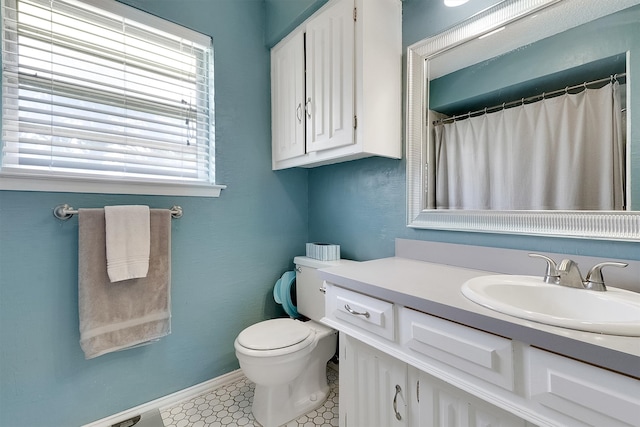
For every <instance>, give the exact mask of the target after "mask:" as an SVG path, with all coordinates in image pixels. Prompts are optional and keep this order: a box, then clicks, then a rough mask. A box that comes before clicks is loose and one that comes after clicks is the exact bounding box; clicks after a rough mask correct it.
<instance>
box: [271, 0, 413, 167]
mask: <svg viewBox="0 0 640 427" xmlns="http://www.w3.org/2000/svg"><path fill="white" fill-rule="evenodd" d="M401 33H402V6H401V2H400V0H375V1H371V0H330V1H329V2H328V3H327V4H326V5H325V6H323V7H322V8H321V9H320V10H318V12H316V13H315V14H314V15H312V16H311V17H310V18H309V19H308V20H307V21H305V22H304V23H303V24H302V25H301V26H300V27H298V28H296V29H295V30H294V31H293V32H292V33H291V34H289V35H288V36H287V37H285V38H284V39H283V40H282V41H281V42H280V43H278V44H277V45H276V46H274V47H273V48H272V50H271V114H272V167H273V169H274V170H276V169H285V168H290V167H296V166H302V167H312V166H319V165H323V164H330V163H336V162H340V161H346V160H352V159H357V158H362V157H368V156H374V155H377V156H385V157H391V158H400V157H401V151H402V147H401V133H402V130H401V111H402V107H401V96H402V95H401V78H402V77H401V64H402V39H401V37H402V34H401Z"/></svg>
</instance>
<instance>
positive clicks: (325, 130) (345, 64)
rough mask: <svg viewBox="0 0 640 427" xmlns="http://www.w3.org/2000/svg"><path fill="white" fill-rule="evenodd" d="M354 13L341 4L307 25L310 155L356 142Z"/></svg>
mask: <svg viewBox="0 0 640 427" xmlns="http://www.w3.org/2000/svg"><path fill="white" fill-rule="evenodd" d="M353 10H354V3H353V1H352V0H342V1H338V2H336V3H335V4H333V5H332V6H331V7H329V8H328V9H326V10H325V11H324V12H322V13H321V14H320V15H318V16H317V17H315V18H313V19H312V20H311V21H309V23H308V24H307V33H306V49H307V52H306V55H307V56H306V64H307V77H306V81H307V94H306V113H307V130H306V134H307V152H312V151H319V150H325V149H328V148H335V147H340V146H343V145H348V144H352V143H353V142H354V120H355V119H354V107H353V105H354V86H353V81H354V67H355V57H354V47H355V35H354V31H355V26H354V18H353V15H354V12H353Z"/></svg>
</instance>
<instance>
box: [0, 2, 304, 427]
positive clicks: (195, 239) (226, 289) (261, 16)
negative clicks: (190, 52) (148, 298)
mask: <svg viewBox="0 0 640 427" xmlns="http://www.w3.org/2000/svg"><path fill="white" fill-rule="evenodd" d="M126 3H129V4H131V5H134V6H137V7H139V8H141V9H144V10H147V11H149V12H152V13H154V14H157V15H159V16H161V17H164V18H167V19H170V20H172V21H175V22H178V23H180V24H183V25H186V26H188V27H191V28H193V29H195V30H198V31H201V32H203V33H206V34H210V35H211V36H212V37H213V41H214V48H215V101H216V170H217V180H218V182H219V183H221V184H227V185H228V188H227V189H226V190H223V191H222V194H221V196H220V198H217V199H205V198H192V197H151V196H149V197H144V196H124V195H100V194H69V193H39V192H20V191H0V426H3V427H14V426H15V427H17V426H25V427H72V426H79V425H82V424H85V423H88V422H91V421H93V420H96V419H100V418H103V417H105V416H108V415H112V414H114V413H118V412H120V411H123V410H125V409H128V408H131V407H134V406H137V405H139V404H142V403H145V402H148V401H151V400H153V399H156V398H158V397H161V396H165V395H167V394H170V393H172V392H175V391H178V390H182V389H184V388H186V387H189V386H192V385H194V384H198V383H201V382H203V381H206V380H208V379H211V378H215V377H217V376H219V375H221V374H224V373H227V372H230V371H232V370H234V369H237V368H238V364H237V360H236V357H235V353H234V349H233V341H234V339H235V337H236V335H237V334H238V333H239V332H240V331H241V330H242V329H243V328H244V327H246V326H248V325H250V324H253V323H255V322H257V321H260V320H263V319H265V318H270V317H274V316H278V315H282V314H283V312H281V311H280V309H279V308H276V306H275V303H274V302H273V298H272V296H271V290H272V287H273V284H274V282H275V281H276V280H277V279H278V278H279V277H280V275H281V274H282V273H283V272H284V271H286V270H290V269H292V268H293V264H292V260H293V257H294V256H295V255H300V254H302V253H304V250H305V249H304V244H305V242H306V241H307V225H308V223H307V216H308V214H307V213H308V206H307V193H308V191H307V172H306V171H305V170H289V171H282V172H275V173H274V172H272V171H271V148H270V147H271V143H270V135H271V127H270V90H269V51H268V49H267V48H266V47H265V45H264V34H265V4H264V2H263V1H262V0H215V1H209V0H182V1H178V0H127V1H126ZM60 203H69V204H70V205H72V206H74V207H76V208H80V207H99V206H104V205H112V204H148V205H150V206H152V207H167V208H168V207H171V206H172V205H173V204H179V205H181V206H182V207H183V208H184V216H183V217H182V218H181V219H177V220H173V221H172V237H173V240H172V251H173V254H172V255H173V257H172V261H173V262H172V287H173V288H172V315H173V317H172V333H171V335H169V336H168V337H165V338H163V339H162V340H161V341H160V342H158V343H154V344H152V345H149V346H146V347H142V348H138V349H133V350H127V351H123V352H119V353H113V354H108V355H105V356H101V357H98V358H96V359H92V360H85V359H84V354H83V353H82V351H81V349H80V346H79V344H78V340H79V332H78V308H77V307H78V300H77V281H78V277H77V250H78V249H77V248H78V245H77V235H78V230H77V224H78V222H77V218H73V219H70V220H68V221H66V222H60V221H58V220H57V219H55V218H54V217H53V215H52V209H53V207H54V206H56V205H58V204H60Z"/></svg>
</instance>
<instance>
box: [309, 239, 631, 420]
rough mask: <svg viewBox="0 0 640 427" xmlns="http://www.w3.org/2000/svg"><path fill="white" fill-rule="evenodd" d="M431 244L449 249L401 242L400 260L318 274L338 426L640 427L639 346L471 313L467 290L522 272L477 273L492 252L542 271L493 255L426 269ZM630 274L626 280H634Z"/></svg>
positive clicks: (518, 254)
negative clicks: (472, 283) (334, 350)
mask: <svg viewBox="0 0 640 427" xmlns="http://www.w3.org/2000/svg"><path fill="white" fill-rule="evenodd" d="M430 245H431V246H430ZM434 245H435V246H434ZM438 245H447V244H434V243H428V242H421V243H416V242H412V241H404V242H403V241H402V240H401V239H399V243H397V247H396V257H392V258H385V259H380V260H373V261H368V262H362V263H350V264H346V265H343V266H340V267H335V268H330V269H325V270H321V271H320V275H321V277H322V278H323V279H324V280H325V284H324V287H325V291H326V317H325V318H324V319H323V322H324V323H326V324H327V325H329V326H331V327H333V328H335V329H337V330H339V331H340V349H339V351H340V353H339V357H340V388H341V390H340V425H341V426H346V427H354V426H364V425H366V426H386V427H389V426H533V425H539V426H588V425H593V426H639V425H640V337H625V336H614V335H603V334H597V333H590V332H582V331H577V330H571V329H565V328H560V327H555V326H548V325H545V324H541V323H535V322H530V321H527V320H521V319H519V318H516V317H512V316H508V315H504V314H501V313H498V312H496V311H493V310H490V309H488V308H485V307H483V306H481V305H478V304H475V303H474V302H472V301H470V300H468V299H467V298H465V297H464V295H463V294H462V293H461V292H460V288H461V286H462V285H463V283H465V282H466V281H467V280H469V279H471V278H474V277H479V276H483V275H489V274H495V273H494V272H495V271H497V272H500V273H509V274H514V273H516V272H517V271H508V269H509V268H519V266H518V264H519V263H520V261H518V262H515V263H510V262H509V260H504V259H502V260H501V261H502V262H503V263H502V265H506V266H509V265H511V267H505V268H506V269H507V271H505V268H503V269H496V268H493V266H492V265H491V262H488V263H487V267H483V268H482V269H479V268H478V266H477V265H473V264H474V262H475V263H476V264H482V259H483V258H484V259H489V258H493V255H496V254H491V253H490V254H487V253H486V252H487V251H489V252H491V251H498V252H499V253H500V255H503V254H504V253H508V254H510V255H509V256H512V257H515V258H516V259H520V258H522V260H523V261H522V263H523V264H526V265H528V264H531V265H532V267H533V268H535V269H536V270H539V272H540V273H542V270H543V267H542V265H541V264H539V263H538V262H536V261H534V260H530V259H527V253H526V252H524V251H508V250H497V249H493V248H476V250H477V251H482V252H485V254H484V255H481V256H478V257H475V258H474V260H472V261H467V263H468V264H472V266H473V267H474V268H465V267H461V266H460V265H459V264H460V263H463V262H464V261H460V262H458V265H446V264H445V263H442V262H441V261H439V260H438V258H439V257H441V255H432V256H431V258H434V259H435V260H436V261H437V262H427V261H425V259H429V258H430V253H431V254H433V253H434V252H436V251H437V249H439V248H438V247H437V246H438ZM449 246H458V247H463V246H462V245H449ZM466 248H473V247H466ZM416 249H426V251H425V252H423V254H426V255H420V256H414V252H415V250H416ZM434 249H435V250H436V251H434ZM445 249H447V250H451V249H452V248H451V247H447V248H445ZM447 250H445V251H441V252H447ZM500 251H502V252H500ZM464 259H467V260H469V259H472V258H471V257H467V258H464ZM453 264H455V262H454V263H453ZM514 264H515V265H514ZM632 264H633V265H631V266H630V268H631V269H632V271H631V273H629V272H627V274H631V280H634V278H633V277H634V276H635V280H637V268H638V265H637V264H638V262H637V261H636V262H632ZM585 267H586V265H585ZM525 274H535V273H531V272H530V271H526V272H525ZM614 276H615V274H614ZM610 285H611V286H616V283H613V282H612V283H610ZM634 290H635V289H634ZM577 291H578V292H579V290H577Z"/></svg>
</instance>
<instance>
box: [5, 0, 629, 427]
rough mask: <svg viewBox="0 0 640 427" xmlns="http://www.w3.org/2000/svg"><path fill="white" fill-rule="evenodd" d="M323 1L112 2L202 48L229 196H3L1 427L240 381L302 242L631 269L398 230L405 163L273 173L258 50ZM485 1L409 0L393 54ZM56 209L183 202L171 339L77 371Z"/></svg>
mask: <svg viewBox="0 0 640 427" xmlns="http://www.w3.org/2000/svg"><path fill="white" fill-rule="evenodd" d="M323 1H324V0H315V1H311V0H304V1H303V0H295V4H293V3H294V2H293V0H267V1H263V0H182V1H179V0H126V1H124V2H125V3H128V4H131V5H134V6H136V7H139V8H141V9H143V10H147V11H149V12H152V13H154V14H157V15H159V16H161V17H163V18H167V19H170V20H173V21H176V22H178V23H180V24H183V25H186V26H189V27H192V28H194V29H196V30H198V31H201V32H203V33H207V34H210V35H211V36H212V37H213V40H214V45H215V61H216V70H215V71H216V82H215V90H216V157H217V165H216V167H217V174H218V177H217V178H218V182H219V183H222V184H227V185H228V186H229V187H228V188H227V189H226V190H223V192H222V195H221V197H220V198H218V199H203V198H191V197H183V198H176V197H161V196H153V197H152V196H149V197H140V196H126V195H100V194H68V193H38V192H19V191H0V426H3V427H5V426H6V427H14V426H28V427H69V426H78V425H81V424H84V423H88V422H90V421H93V420H95V419H99V418H102V417H105V416H108V415H111V414H114V413H117V412H120V411H122V410H125V409H128V408H131V407H133V406H136V405H139V404H141V403H144V402H147V401H150V400H153V399H156V398H158V397H161V396H165V395H167V394H169V393H172V392H174V391H178V390H181V389H184V388H186V387H188V386H191V385H193V384H197V383H200V382H202V381H206V380H208V379H210V378H214V377H216V376H218V375H221V374H223V373H226V372H229V371H231V370H234V369H236V368H237V367H238V365H237V361H236V358H235V355H234V352H233V340H234V339H235V336H236V335H237V334H238V332H239V331H240V330H242V329H243V328H244V327H246V326H247V325H249V324H252V323H255V322H257V321H259V320H262V319H265V318H269V317H274V316H278V315H282V314H283V313H282V311H281V310H280V309H279V308H278V307H276V306H275V305H274V303H273V301H272V297H271V288H272V286H273V283H274V282H275V280H277V278H278V277H279V276H280V275H281V274H282V272H283V271H285V270H287V269H290V268H292V258H293V257H294V256H295V255H299V254H301V253H303V252H304V244H305V242H307V241H320V240H322V241H330V242H335V243H339V244H341V245H342V251H343V253H344V255H345V256H346V257H350V258H354V259H358V260H365V259H372V258H378V257H384V256H390V255H393V251H394V240H395V238H396V237H400V238H410V239H420V240H433V241H442V242H452V243H468V244H473V245H480V246H495V247H507V248H518V249H530V250H539V251H550V252H563V253H568V254H584V255H594V256H601V257H606V258H630V259H640V247H639V245H638V244H632V243H615V242H602V241H590V240H571V239H555V238H535V237H524V236H501V235H491V234H481V233H477V234H473V233H460V232H444V231H427V230H413V229H408V228H406V226H405V216H406V215H405V191H406V186H405V162H404V160H401V161H398V160H389V159H379V158H374V159H365V160H358V161H353V162H347V163H342V164H338V165H333V166H325V167H321V168H316V169H311V170H309V171H306V170H299V169H294V170H287V171H281V172H272V171H271V169H270V165H271V161H270V160H271V152H270V99H269V96H270V91H269V52H268V49H267V48H266V47H265V45H266V44H267V43H269V42H268V40H271V41H273V40H276V41H277V40H278V39H279V38H280V37H281V35H280V34H281V33H282V32H283V31H285V30H286V29H287V28H288V27H290V25H289V24H288V23H287V22H286V20H281V19H277V18H278V16H279V13H276V12H275V10H276V9H273V8H274V7H285V6H283V5H285V4H287V7H293V8H295V9H294V10H293V11H292V13H291V14H290V16H291V17H292V18H291V19H293V21H295V22H296V23H298V21H299V20H300V19H303V18H301V16H304V15H305V14H306V13H308V6H309V4H313V3H318V2H323ZM367 1H369V0H367ZM495 1H496V0H474V1H471V2H469V3H468V4H466V5H465V6H463V7H461V8H457V9H445V8H443V7H440V2H435V1H434V0H405V1H404V2H403V9H404V28H403V38H404V44H405V45H409V44H412V43H414V42H416V41H419V40H420V39H422V38H424V37H427V36H429V35H432V34H435V33H437V32H439V31H440V30H442V29H444V28H446V27H448V26H450V25H452V24H454V23H456V22H457V21H459V20H461V19H462V18H464V17H467V16H470V15H472V14H473V13H475V12H477V11H478V10H481V9H484V8H485V7H487V6H488V5H490V4H492V3H493V2H495ZM283 10H284V9H283ZM276 15H277V16H276ZM267 17H269V18H268V19H267ZM293 21H292V22H293ZM59 203H69V204H71V205H73V206H75V207H96V206H103V205H111V204H133V203H135V204H148V205H150V206H154V207H169V206H171V205H173V204H176V203H178V204H180V205H182V206H183V208H184V211H185V215H184V217H183V218H182V219H179V220H174V221H173V223H172V233H173V236H172V237H173V241H172V250H173V262H172V284H173V289H172V314H173V319H172V327H173V331H172V334H171V335H169V336H168V337H165V338H163V339H162V340H161V341H160V342H158V343H155V344H152V345H150V346H147V347H142V348H138V349H133V350H127V351H123V352H119V353H114V354H108V355H105V356H101V357H98V358H96V359H92V360H89V361H87V360H84V356H83V353H82V351H81V350H80V347H79V344H78V340H79V333H78V309H77V296H76V295H77V218H74V219H71V220H69V221H67V222H59V221H58V220H56V219H55V218H53V216H52V214H51V209H52V208H53V207H54V206H56V205H57V204H59Z"/></svg>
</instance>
